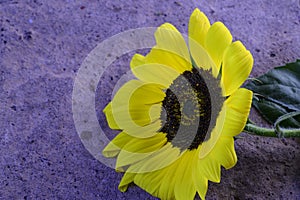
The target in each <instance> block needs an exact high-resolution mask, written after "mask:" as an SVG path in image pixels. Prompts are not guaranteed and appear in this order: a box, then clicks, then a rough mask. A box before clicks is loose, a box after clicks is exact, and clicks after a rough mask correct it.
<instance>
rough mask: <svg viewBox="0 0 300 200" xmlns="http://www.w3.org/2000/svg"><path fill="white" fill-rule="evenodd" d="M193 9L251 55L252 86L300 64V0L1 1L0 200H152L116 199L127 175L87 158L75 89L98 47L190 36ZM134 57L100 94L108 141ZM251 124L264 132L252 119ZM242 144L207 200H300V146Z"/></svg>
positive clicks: (137, 192)
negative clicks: (156, 29) (155, 34)
mask: <svg viewBox="0 0 300 200" xmlns="http://www.w3.org/2000/svg"><path fill="white" fill-rule="evenodd" d="M195 7H199V8H200V9H201V10H202V11H204V12H205V13H206V14H207V15H208V17H209V19H210V20H211V22H214V21H222V22H223V23H224V24H225V25H226V26H227V27H228V28H229V29H230V30H231V33H232V35H233V36H234V39H235V40H237V39H238V40H241V41H242V42H243V43H244V44H245V46H246V47H247V48H248V49H249V50H250V51H251V52H252V54H253V57H254V60H255V63H254V68H253V71H252V74H251V76H252V77H255V76H257V75H261V74H262V73H264V72H266V71H267V70H269V69H271V68H273V67H275V66H278V65H282V64H284V63H286V62H291V61H295V60H296V58H300V35H299V33H300V5H299V0H289V1H281V0H274V1H262V0H247V1H238V0H228V1H222V2H220V1H216V0H212V1H188V2H185V1H183V0H182V1H171V0H166V1H146V0H140V1H134V0H126V1H94V0H90V1H75V0H65V1H53V0H49V1H41V0H24V1H17V0H0V31H1V36H0V51H1V53H0V127H1V128H0V199H156V198H154V197H151V196H150V195H149V194H147V193H146V192H144V191H143V190H141V189H140V188H138V187H136V186H133V187H130V188H129V190H128V191H127V192H126V193H121V192H119V191H118V189H117V186H118V182H119V180H120V179H121V176H122V174H118V173H116V172H115V171H114V170H113V169H110V168H108V167H106V166H104V165H103V164H102V163H100V162H99V161H97V160H96V159H94V158H93V156H92V155H90V154H89V153H88V151H87V150H86V149H85V148H84V146H83V144H82V143H81V141H80V138H79V136H78V134H77V133H76V130H75V126H74V122H73V118H72V107H71V104H72V89H73V82H74V79H75V76H76V72H77V70H78V69H79V67H80V64H81V63H82V61H83V60H84V58H85V57H86V56H87V55H88V53H89V52H90V51H91V50H92V49H93V48H94V47H96V46H97V44H99V43H100V42H101V41H103V40H105V39H107V38H109V37H111V36H113V35H115V34H117V33H120V32H122V31H125V30H128V29H132V28H139V27H149V26H159V25H160V24H162V23H164V22H171V23H173V24H174V25H175V26H176V27H177V28H178V29H179V31H181V32H184V33H187V25H188V20H189V15H190V14H191V12H192V11H193V10H194V8H195ZM131 55H132V54H130V55H124V56H122V57H121V58H120V59H119V60H118V61H116V62H115V63H114V64H113V65H112V66H111V67H110V68H109V69H108V70H109V71H107V72H106V74H107V75H110V77H109V76H106V77H104V78H103V80H102V81H101V84H99V88H98V90H97V103H99V105H98V104H97V105H98V106H96V109H97V111H98V113H99V122H100V123H101V124H102V125H103V126H106V128H105V130H106V131H107V133H108V134H109V137H112V134H113V131H110V130H109V129H108V128H107V125H106V122H105V121H104V118H103V115H102V114H101V109H102V107H103V106H104V104H105V103H107V102H108V101H109V100H110V94H111V89H112V88H113V87H114V84H115V83H116V81H117V80H118V78H119V77H120V75H121V74H122V73H124V72H126V71H127V70H128V68H129V61H130V56H131ZM100 86H101V87H100ZM100 104H101V106H102V107H101V106H100ZM251 118H252V119H253V120H254V121H256V122H258V124H263V125H266V124H265V123H263V121H262V120H261V119H260V118H259V117H258V116H257V115H256V112H255V111H252V113H251ZM243 135H244V136H245V137H244V139H241V140H238V141H237V142H236V151H237V155H238V158H239V161H238V164H237V165H236V166H235V167H234V168H233V169H231V170H228V171H225V170H222V180H221V183H220V184H216V183H209V189H208V194H207V199H297V198H298V199H300V169H299V168H300V167H299V166H300V157H299V153H300V151H299V140H296V139H276V138H273V139H270V138H262V137H255V136H249V135H246V134H243Z"/></svg>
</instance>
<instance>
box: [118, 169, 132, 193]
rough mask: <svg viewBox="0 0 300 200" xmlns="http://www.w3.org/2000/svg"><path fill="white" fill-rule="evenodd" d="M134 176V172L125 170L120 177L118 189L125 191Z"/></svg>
mask: <svg viewBox="0 0 300 200" xmlns="http://www.w3.org/2000/svg"><path fill="white" fill-rule="evenodd" d="M134 177H135V174H134V173H128V172H125V174H124V175H123V177H122V180H121V182H120V184H119V186H118V189H119V190H120V191H121V192H125V191H126V190H127V188H128V185H129V184H130V183H131V182H133V179H134Z"/></svg>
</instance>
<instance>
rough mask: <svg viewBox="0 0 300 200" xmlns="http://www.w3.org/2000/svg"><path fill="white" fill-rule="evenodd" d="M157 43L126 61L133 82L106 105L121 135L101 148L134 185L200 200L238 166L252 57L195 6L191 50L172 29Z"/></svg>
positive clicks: (167, 26) (110, 121) (122, 185)
mask: <svg viewBox="0 0 300 200" xmlns="http://www.w3.org/2000/svg"><path fill="white" fill-rule="evenodd" d="M155 39H156V45H155V46H154V47H153V48H152V49H151V51H150V53H148V54H147V55H146V56H142V55H140V54H136V55H134V57H133V58H132V61H131V63H130V66H131V70H132V72H133V74H134V75H135V76H136V78H137V80H131V81H129V82H127V83H126V84H124V85H123V86H122V87H121V88H120V89H119V91H118V92H117V93H116V95H115V96H114V98H113V100H112V101H111V102H110V103H109V104H108V105H107V106H106V108H105V109H104V113H105V115H106V118H107V121H108V124H109V126H110V127H111V128H112V129H118V130H121V132H120V133H119V134H118V135H117V136H116V137H115V138H114V139H113V140H112V141H111V142H110V143H109V144H108V145H107V146H106V148H105V149H104V151H103V154H104V156H106V157H116V156H117V163H116V170H118V171H121V172H125V174H124V176H123V178H122V180H121V182H120V185H119V189H120V190H121V191H126V189H127V187H128V184H129V183H131V182H134V183H135V184H136V185H138V186H139V187H141V188H143V189H144V190H146V191H147V192H149V193H150V194H152V195H154V196H157V197H159V198H161V199H194V197H195V195H196V193H198V194H199V196H200V197H201V198H202V199H204V198H205V195H206V191H207V187H208V180H210V181H213V182H220V168H221V166H223V167H225V168H226V169H229V168H231V167H233V166H234V165H235V164H236V162H237V157H236V153H235V150H234V139H233V137H234V136H236V135H237V134H239V133H240V132H241V131H242V130H243V128H244V126H245V124H246V121H247V117H248V115H249V110H250V106H251V99H252V92H251V91H249V90H247V89H243V88H240V86H241V85H242V84H243V82H244V81H245V80H246V78H247V77H248V76H249V74H250V71H251V69H252V65H253V58H252V56H251V53H250V52H249V51H248V50H246V48H245V47H244V46H243V44H242V43H241V42H240V41H235V42H232V36H231V34H230V32H229V30H228V29H227V28H226V27H225V26H224V24H223V23H221V22H216V23H214V24H212V25H211V24H210V22H209V20H208V19H207V17H206V16H205V14H203V13H202V12H201V11H199V10H198V9H195V11H194V12H193V13H192V15H191V17H190V22H189V37H188V43H189V47H188V46H187V45H186V42H185V39H184V38H183V36H182V35H181V34H180V33H179V32H178V31H177V29H176V28H175V27H174V26H173V25H171V24H168V23H166V24H163V25H162V26H160V27H159V28H158V29H157V31H156V32H155Z"/></svg>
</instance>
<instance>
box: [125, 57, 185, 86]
mask: <svg viewBox="0 0 300 200" xmlns="http://www.w3.org/2000/svg"><path fill="white" fill-rule="evenodd" d="M168 55H170V54H168ZM148 62H149V61H148ZM160 62H161V61H160ZM171 62H173V61H170V63H168V65H171ZM172 66H173V64H172ZM172 66H171V67H170V66H166V65H163V64H160V63H146V61H145V57H143V56H142V55H139V54H135V55H134V56H133V58H132V60H131V63H130V67H131V70H132V72H133V74H134V75H135V76H136V77H137V78H138V79H140V80H142V81H144V82H146V83H156V84H161V85H162V86H163V87H164V88H168V87H169V86H170V85H171V84H172V82H173V81H174V80H175V79H176V78H177V77H178V76H179V75H180V74H179V72H178V71H176V70H175V69H174V68H173V67H172Z"/></svg>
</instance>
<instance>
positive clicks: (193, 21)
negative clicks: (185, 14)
mask: <svg viewBox="0 0 300 200" xmlns="http://www.w3.org/2000/svg"><path fill="white" fill-rule="evenodd" d="M209 28H210V22H209V20H208V18H207V17H206V15H205V14H204V13H203V12H201V11H200V10H199V9H198V8H196V9H195V10H194V12H193V13H192V15H191V17H190V22H189V37H190V39H193V40H194V41H196V42H197V43H198V44H199V45H201V46H203V47H204V46H205V37H206V34H207V32H208V29H209Z"/></svg>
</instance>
